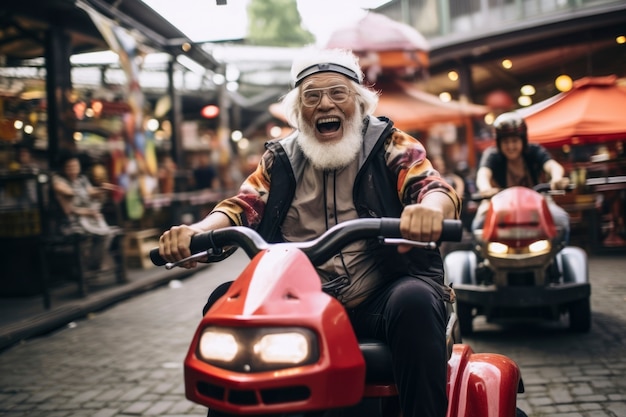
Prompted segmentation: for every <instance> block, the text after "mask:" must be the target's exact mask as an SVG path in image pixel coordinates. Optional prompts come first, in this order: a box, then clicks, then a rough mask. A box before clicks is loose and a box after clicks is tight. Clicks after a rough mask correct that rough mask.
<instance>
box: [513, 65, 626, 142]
mask: <svg viewBox="0 0 626 417" xmlns="http://www.w3.org/2000/svg"><path fill="white" fill-rule="evenodd" d="M624 109H626V80H622V82H621V83H620V80H618V78H617V76H615V75H610V76H605V77H585V78H582V79H580V80H578V81H576V82H574V86H573V88H572V89H571V90H570V91H568V92H566V93H560V94H557V95H556V96H554V97H552V98H549V99H547V100H544V101H543V102H540V103H537V104H535V105H533V106H530V107H527V108H525V109H520V110H517V112H518V113H519V114H521V115H522V116H523V117H524V118H525V119H526V124H527V125H528V140H529V141H530V142H534V143H539V144H541V145H543V146H545V147H558V146H562V145H565V144H570V145H577V144H589V143H599V142H608V141H615V140H625V139H626V117H624Z"/></svg>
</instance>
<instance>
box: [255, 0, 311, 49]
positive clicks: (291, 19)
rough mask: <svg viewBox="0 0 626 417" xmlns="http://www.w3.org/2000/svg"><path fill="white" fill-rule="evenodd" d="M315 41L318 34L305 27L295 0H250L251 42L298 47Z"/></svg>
mask: <svg viewBox="0 0 626 417" xmlns="http://www.w3.org/2000/svg"><path fill="white" fill-rule="evenodd" d="M314 41H315V36H314V35H313V34H312V33H311V32H309V31H308V30H305V29H304V28H303V27H302V20H301V18H300V13H299V12H298V5H297V4H296V0H251V1H250V3H249V4H248V36H247V43H249V44H250V45H264V46H287V47H296V46H304V45H308V44H311V43H313V42H314Z"/></svg>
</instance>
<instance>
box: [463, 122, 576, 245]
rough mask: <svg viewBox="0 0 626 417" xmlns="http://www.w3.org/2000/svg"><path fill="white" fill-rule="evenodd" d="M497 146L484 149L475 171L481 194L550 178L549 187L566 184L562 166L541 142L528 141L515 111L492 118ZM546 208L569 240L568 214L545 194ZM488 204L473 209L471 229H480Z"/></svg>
mask: <svg viewBox="0 0 626 417" xmlns="http://www.w3.org/2000/svg"><path fill="white" fill-rule="evenodd" d="M493 127H494V130H495V134H496V146H491V147H489V148H487V149H486V150H485V152H484V153H483V155H482V158H481V160H480V164H479V168H478V172H477V173H476V187H477V188H478V192H479V193H480V194H481V196H483V197H491V196H493V195H495V194H496V193H498V192H499V191H500V190H502V189H504V188H508V187H514V186H523V187H528V188H532V187H534V186H535V185H537V184H539V183H541V182H545V181H543V179H544V177H545V176H547V178H548V179H549V181H550V188H551V189H553V190H563V189H565V188H566V187H567V186H568V185H569V178H568V177H564V176H563V174H564V172H565V170H564V169H563V166H562V165H561V164H559V163H558V162H557V161H555V160H554V159H552V156H551V155H550V154H549V153H548V151H547V150H546V149H545V148H544V147H543V146H541V145H538V144H536V143H528V134H527V128H526V122H525V121H524V119H523V118H522V117H521V116H519V115H518V114H517V113H514V112H510V113H503V114H501V115H500V116H498V117H497V118H496V120H495V121H494V122H493ZM546 202H547V203H548V208H549V209H550V213H551V214H552V218H553V219H554V223H555V225H556V226H557V227H558V228H560V229H561V231H562V232H561V233H562V237H563V241H564V242H565V244H567V243H568V242H569V228H570V226H569V215H568V214H567V212H566V211H565V210H564V209H563V208H561V207H559V206H558V205H557V204H556V203H555V202H554V200H553V199H552V198H551V197H550V196H546ZM488 206H489V201H488V200H483V201H482V202H481V204H480V206H479V207H478V209H477V211H476V216H475V217H474V221H473V222H472V230H477V229H482V227H483V224H484V222H485V216H486V214H487V208H488Z"/></svg>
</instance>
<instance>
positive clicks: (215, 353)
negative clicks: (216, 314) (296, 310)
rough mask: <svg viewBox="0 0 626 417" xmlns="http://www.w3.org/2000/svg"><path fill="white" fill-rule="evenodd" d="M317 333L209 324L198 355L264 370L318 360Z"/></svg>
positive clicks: (218, 362)
mask: <svg viewBox="0 0 626 417" xmlns="http://www.w3.org/2000/svg"><path fill="white" fill-rule="evenodd" d="M317 345H318V342H317V337H316V335H315V333H313V332H312V331H311V330H309V329H305V328H301V327H287V328H285V327H283V328H281V327H260V328H239V327H215V326H211V327H207V328H206V329H204V331H203V332H202V335H201V336H200V341H199V343H198V349H197V355H198V357H199V358H200V359H202V360H203V361H205V362H207V363H210V364H211V365H215V366H218V367H220V368H224V369H230V370H233V371H239V372H261V371H268V370H276V369H285V368H291V367H294V366H301V365H306V364H310V363H314V362H316V361H317V360H318V358H319V349H318V346H317Z"/></svg>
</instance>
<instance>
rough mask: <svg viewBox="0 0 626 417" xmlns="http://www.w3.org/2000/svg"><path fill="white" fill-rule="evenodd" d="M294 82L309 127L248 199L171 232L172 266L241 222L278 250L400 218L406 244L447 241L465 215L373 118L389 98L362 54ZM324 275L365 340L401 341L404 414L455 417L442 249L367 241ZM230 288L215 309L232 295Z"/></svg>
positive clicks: (264, 172) (280, 145)
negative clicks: (198, 240)
mask: <svg viewBox="0 0 626 417" xmlns="http://www.w3.org/2000/svg"><path fill="white" fill-rule="evenodd" d="M291 75H292V77H293V81H294V88H293V89H292V90H291V91H290V92H289V93H288V94H287V95H286V96H285V98H284V99H283V106H284V109H285V114H286V115H287V117H288V120H289V122H290V124H291V125H292V126H294V127H296V128H297V130H296V131H295V132H294V133H293V134H291V135H289V136H287V137H286V138H283V139H280V140H275V141H271V142H268V143H267V144H266V151H265V153H264V154H263V156H262V157H261V160H260V163H259V165H258V166H257V168H256V171H254V172H253V173H252V174H251V175H250V176H249V177H248V178H247V179H246V180H245V181H244V183H243V184H242V186H241V188H240V190H239V194H238V195H236V196H234V197H231V198H228V199H226V200H224V201H222V202H220V203H219V204H218V205H217V206H216V207H215V208H214V209H213V211H212V212H211V213H210V214H209V215H208V216H207V217H206V218H205V219H204V220H201V221H200V222H198V223H196V224H192V225H189V226H186V225H181V226H174V227H172V228H171V229H170V230H169V231H166V232H165V233H164V234H163V235H162V236H161V238H160V241H159V253H160V254H161V256H162V257H163V258H165V259H166V260H168V261H170V262H173V261H178V260H180V259H183V258H185V257H187V256H189V255H190V251H189V242H190V239H191V236H192V235H194V234H196V233H201V232H206V231H209V230H214V229H216V228H221V227H227V226H233V225H237V226H247V227H251V228H254V229H256V230H257V231H258V232H259V233H260V234H261V235H262V236H263V237H264V238H265V240H266V241H269V242H279V241H309V240H312V239H314V238H316V237H318V236H320V235H321V234H322V233H324V232H325V231H326V230H328V229H329V228H331V227H333V226H334V225H335V224H338V223H341V222H345V221H348V220H352V219H356V218H363V217H369V218H372V217H395V218H400V230H401V233H402V236H403V237H405V238H407V239H412V240H418V241H437V240H438V239H439V237H440V236H441V229H442V222H443V220H444V219H446V218H458V217H459V212H460V209H461V202H460V199H459V197H458V196H457V194H456V193H455V191H454V189H453V188H452V187H451V186H450V185H449V184H448V183H447V182H446V181H445V180H443V179H442V178H441V176H440V174H439V172H437V171H436V170H435V169H434V168H433V167H432V165H431V163H430V161H429V160H428V159H427V158H426V151H425V149H424V146H423V145H422V143H420V142H419V141H417V140H416V139H415V138H413V137H411V136H409V135H407V134H406V133H404V132H402V131H400V130H397V129H396V128H394V127H393V123H392V122H391V121H389V120H388V119H386V118H384V117H380V118H378V117H374V116H373V115H372V114H373V112H374V109H375V108H376V105H377V103H378V94H377V93H376V92H375V91H374V90H372V89H370V88H368V87H366V86H365V85H363V73H362V71H361V68H360V66H359V63H358V58H357V57H356V56H354V55H353V54H351V53H350V52H347V51H342V50H317V49H313V50H306V51H304V53H303V54H302V55H301V56H300V58H299V59H296V60H295V61H294V62H293V65H292V69H291ZM194 265H195V262H188V263H187V264H186V265H185V267H192V266H194ZM318 274H319V275H320V279H321V280H322V282H323V284H324V286H325V287H326V289H327V292H329V293H331V294H332V295H333V296H335V297H336V298H337V299H338V300H339V301H340V302H341V303H342V304H343V305H344V306H345V307H346V309H347V311H348V314H349V316H350V320H351V323H352V325H353V328H354V330H355V332H356V334H357V336H359V337H370V338H376V339H378V340H381V341H384V342H386V343H387V344H388V345H389V347H390V350H391V354H392V362H393V373H394V375H395V379H396V385H397V386H398V391H399V398H400V403H401V408H402V414H403V416H404V417H418V416H429V417H443V416H445V415H446V410H447V396H446V374H447V351H446V340H445V330H446V323H447V308H446V302H451V301H452V294H451V289H450V288H449V287H448V286H446V285H445V284H444V277H443V261H442V259H441V254H440V252H439V251H438V250H436V249H435V250H432V249H421V248H415V247H410V246H407V245H404V246H399V247H398V248H395V247H391V246H381V245H379V244H378V243H377V242H375V241H374V240H372V241H369V240H367V241H358V242H355V243H353V244H351V245H348V246H347V247H346V248H344V250H342V251H341V252H340V253H338V254H337V255H336V256H335V257H334V258H332V259H330V260H329V261H328V262H326V263H325V264H323V265H321V266H319V267H318ZM220 288H221V287H218V289H216V290H215V292H214V293H213V294H212V295H211V297H210V298H209V303H208V304H209V305H210V303H211V302H212V301H211V300H215V299H216V298H217V297H219V293H220V291H221V293H222V294H223V293H224V292H225V289H224V288H221V289H220ZM216 293H217V294H216ZM209 413H211V411H209ZM209 415H211V414H209Z"/></svg>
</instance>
